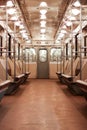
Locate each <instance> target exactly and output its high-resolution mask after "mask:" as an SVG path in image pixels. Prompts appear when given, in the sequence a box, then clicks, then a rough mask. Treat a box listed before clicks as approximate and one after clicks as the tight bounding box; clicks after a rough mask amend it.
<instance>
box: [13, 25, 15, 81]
mask: <svg viewBox="0 0 87 130" xmlns="http://www.w3.org/2000/svg"><path fill="white" fill-rule="evenodd" d="M15 33H16V26H15V24H14V39H13V40H14V41H13V54H14V55H13V57H14V80H15V77H16V62H15V60H16V59H15V42H16V40H15Z"/></svg>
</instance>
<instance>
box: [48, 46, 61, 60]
mask: <svg viewBox="0 0 87 130" xmlns="http://www.w3.org/2000/svg"><path fill="white" fill-rule="evenodd" d="M60 59H61V48H51V49H50V61H51V62H55V61H56V62H57V61H58V60H60Z"/></svg>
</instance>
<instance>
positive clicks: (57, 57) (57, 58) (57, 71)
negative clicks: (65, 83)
mask: <svg viewBox="0 0 87 130" xmlns="http://www.w3.org/2000/svg"><path fill="white" fill-rule="evenodd" d="M57 72H58V55H57Z"/></svg>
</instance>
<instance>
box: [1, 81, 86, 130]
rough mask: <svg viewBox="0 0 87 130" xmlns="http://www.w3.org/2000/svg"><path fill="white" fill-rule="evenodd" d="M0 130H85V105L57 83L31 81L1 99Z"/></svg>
mask: <svg viewBox="0 0 87 130" xmlns="http://www.w3.org/2000/svg"><path fill="white" fill-rule="evenodd" d="M0 130H87V102H86V101H85V99H84V98H82V97H74V96H73V95H72V94H70V93H69V91H68V89H67V88H66V86H64V85H61V84H60V83H58V82H57V80H47V79H46V80H45V79H32V80H30V81H29V82H28V83H26V84H25V85H23V86H21V88H20V90H19V91H18V92H17V93H16V94H15V95H13V96H5V98H4V99H3V100H2V102H1V104H0Z"/></svg>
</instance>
